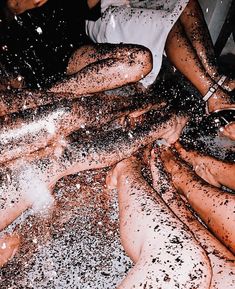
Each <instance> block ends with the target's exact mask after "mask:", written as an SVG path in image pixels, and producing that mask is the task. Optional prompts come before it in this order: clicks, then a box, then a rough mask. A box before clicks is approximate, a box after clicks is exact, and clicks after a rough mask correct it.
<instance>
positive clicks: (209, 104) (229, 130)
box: [165, 22, 235, 140]
mask: <svg viewBox="0 0 235 289" xmlns="http://www.w3.org/2000/svg"><path fill="white" fill-rule="evenodd" d="M165 47H166V53H167V56H168V58H169V59H170V61H171V62H172V63H173V65H174V66H175V67H176V68H177V69H179V71H181V73H182V74H184V75H185V76H186V77H187V78H188V79H189V80H190V82H191V83H192V84H193V85H194V86H195V87H196V88H197V89H198V91H199V92H200V94H201V95H202V97H203V100H204V101H205V102H206V112H207V114H210V113H214V112H217V117H218V119H220V118H221V119H222V120H223V121H224V119H225V120H226V125H225V126H224V127H221V129H222V130H221V134H223V135H224V136H227V137H228V138H230V139H232V140H234V139H235V121H234V119H235V117H234V115H235V104H234V103H233V102H232V99H231V97H230V96H229V95H228V94H227V92H225V91H224V90H222V89H221V88H220V87H219V86H218V85H217V84H216V82H215V81H214V80H213V79H212V78H211V77H210V75H209V74H208V73H207V72H206V70H205V68H204V66H203V65H202V63H201V62H200V59H199V57H198V56H197V54H196V53H195V50H194V48H193V46H192V45H191V43H190V41H189V40H188V39H187V37H185V32H184V30H183V27H182V26H181V24H180V22H176V24H175V25H174V26H173V28H172V30H171V31H170V33H169V35H168V38H167V41H166V46H165ZM228 110H231V117H229V118H228V117H227V116H226V115H224V116H223V115H222V116H220V114H222V113H224V114H225V113H226V111H228ZM219 111H221V112H219ZM230 118H231V119H230Z"/></svg>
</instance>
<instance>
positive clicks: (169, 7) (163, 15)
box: [86, 0, 188, 86]
mask: <svg viewBox="0 0 235 289" xmlns="http://www.w3.org/2000/svg"><path fill="white" fill-rule="evenodd" d="M127 2H128V3H127ZM187 3H188V0H143V1H140V0H117V1H115V0H102V1H101V4H102V9H105V8H106V7H107V6H108V5H111V6H109V7H108V8H107V9H106V10H105V11H104V13H103V16H102V17H101V18H100V19H98V20H97V21H96V22H93V21H87V23H86V31H87V34H88V35H89V37H90V38H91V39H92V40H93V41H94V42H99V43H106V42H108V43H134V44H140V45H144V46H146V47H148V48H149V49H150V50H151V52H152V54H153V70H152V71H151V73H150V74H149V75H147V77H145V78H144V79H143V80H142V81H141V82H142V83H143V85H144V86H148V85H150V84H151V83H153V81H154V80H155V79H156V76H157V75H158V73H159V70H160V68H161V64H162V55H163V52H164V47H165V42H166V38H167V35H168V33H169V32H170V30H171V28H172V26H173V25H174V23H175V22H176V20H177V19H178V17H179V16H180V14H181V13H182V11H183V10H184V8H185V6H186V5H187Z"/></svg>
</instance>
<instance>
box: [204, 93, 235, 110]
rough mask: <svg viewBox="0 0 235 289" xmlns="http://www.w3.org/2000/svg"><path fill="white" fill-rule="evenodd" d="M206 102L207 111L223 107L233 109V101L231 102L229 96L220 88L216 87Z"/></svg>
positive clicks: (234, 104) (234, 105)
mask: <svg viewBox="0 0 235 289" xmlns="http://www.w3.org/2000/svg"><path fill="white" fill-rule="evenodd" d="M207 103H208V112H209V113H213V112H215V111H219V110H223V109H235V103H232V102H231V97H230V96H229V95H228V94H227V93H226V92H224V91H223V90H222V89H221V88H217V90H216V92H215V93H213V95H212V96H211V97H210V98H209V99H208V101H207Z"/></svg>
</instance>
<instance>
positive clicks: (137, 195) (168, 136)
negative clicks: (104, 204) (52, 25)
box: [0, 94, 235, 289]
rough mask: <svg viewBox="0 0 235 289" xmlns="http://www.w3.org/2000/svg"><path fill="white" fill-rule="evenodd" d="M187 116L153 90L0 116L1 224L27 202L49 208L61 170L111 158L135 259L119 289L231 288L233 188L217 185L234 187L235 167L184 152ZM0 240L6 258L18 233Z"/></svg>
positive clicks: (124, 236) (111, 179) (234, 271)
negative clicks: (146, 172) (147, 173)
mask: <svg viewBox="0 0 235 289" xmlns="http://www.w3.org/2000/svg"><path fill="white" fill-rule="evenodd" d="M16 97H17V96H16ZM19 97H20V98H21V99H22V95H21V96H19ZM25 97H27V95H26V96H25ZM54 97H55V96H54ZM188 119H189V116H187V114H186V113H185V114H182V112H181V113H179V112H178V111H175V110H174V108H172V107H170V106H169V105H166V104H165V103H164V102H161V101H160V100H159V99H157V98H156V96H154V97H152V96H151V95H149V96H142V95H135V96H132V97H130V96H117V95H115V94H97V95H93V96H86V97H81V98H77V99H70V98H68V99H66V100H65V99H61V100H59V101H56V102H53V103H49V104H48V103H47V104H45V105H42V106H39V107H37V108H36V110H35V109H30V108H29V109H27V110H22V111H19V112H15V113H13V114H9V115H3V116H2V117H1V131H0V134H1V143H0V147H1V152H2V153H1V159H0V161H1V163H2V165H1V170H0V174H1V188H0V190H1V211H0V220H1V221H0V229H1V230H3V229H4V228H5V227H7V226H8V225H9V224H10V223H12V222H13V221H14V220H15V219H16V218H17V217H18V216H19V215H20V214H21V213H22V212H24V211H25V210H27V209H28V208H33V209H34V210H35V211H36V210H43V209H45V207H47V206H53V197H52V189H53V186H54V185H55V183H56V181H57V180H58V179H60V178H61V177H63V176H65V175H68V174H74V173H77V172H79V171H84V170H90V169H98V168H103V167H108V166H113V165H115V167H114V168H113V169H112V170H111V171H110V172H109V173H108V175H107V181H106V182H107V185H108V186H109V187H110V188H115V189H117V192H118V199H119V215H120V234H121V240H122V244H123V247H124V249H125V251H126V253H127V254H128V256H130V258H131V259H132V260H133V262H134V264H135V265H134V266H133V268H132V269H131V270H130V272H129V273H128V275H127V277H126V278H125V279H124V280H123V281H122V282H121V284H120V285H119V287H118V288H218V289H219V288H221V289H223V288H234V286H235V257H234V253H235V233H234V230H233V228H234V223H235V215H234V212H235V195H233V194H230V193H228V192H225V191H223V190H222V189H221V188H220V187H221V186H226V187H228V188H231V189H232V190H234V189H235V181H234V172H235V165H234V164H229V163H225V162H222V161H218V160H216V159H214V158H212V157H208V156H203V155H200V154H199V153H197V152H193V151H189V152H187V151H186V150H184V148H183V147H182V146H181V145H180V144H179V142H176V140H177V139H178V138H179V135H180V133H181V130H182V128H183V127H184V126H185V124H186V122H187V121H188ZM159 139H165V140H166V141H167V143H168V144H171V148H170V147H165V146H162V145H161V146H159V147H158V145H157V144H156V142H155V141H156V140H159ZM153 144H154V145H153ZM144 147H145V149H143V148H144ZM140 155H141V156H142V157H140ZM118 162H119V163H118ZM116 163H118V164H117V165H116ZM143 164H144V166H145V167H146V168H149V170H150V171H151V175H152V183H151V185H149V183H147V182H146V180H145V179H144V178H143V176H142V173H141V166H142V165H143ZM35 186H38V187H39V188H40V190H38V191H36V190H35ZM42 196H43V197H42ZM189 207H190V209H189ZM191 208H192V209H191ZM198 218H200V220H201V221H202V222H201V221H199V219H198ZM0 242H1V247H0V265H1V266H3V265H4V264H5V263H6V262H7V261H8V260H9V259H11V258H12V257H13V256H14V255H15V254H16V252H17V250H18V248H19V246H20V243H21V239H20V236H19V234H14V233H13V234H11V235H3V236H2V237H1V240H0Z"/></svg>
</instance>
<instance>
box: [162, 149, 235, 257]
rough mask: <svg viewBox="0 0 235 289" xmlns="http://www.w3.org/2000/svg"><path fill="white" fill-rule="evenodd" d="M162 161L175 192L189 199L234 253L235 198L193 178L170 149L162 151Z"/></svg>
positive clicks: (191, 173)
mask: <svg viewBox="0 0 235 289" xmlns="http://www.w3.org/2000/svg"><path fill="white" fill-rule="evenodd" d="M161 159H162V161H163V163H164V167H165V169H166V170H167V172H168V173H170V175H171V178H172V182H173V184H174V186H175V187H176V189H177V190H178V191H179V192H180V193H181V194H182V195H183V196H184V197H186V199H187V201H188V202H189V204H190V205H191V207H192V208H193V209H194V210H195V212H196V213H197V214H198V215H199V216H200V218H201V219H202V220H203V221H204V223H205V224H206V225H207V226H208V228H210V230H211V231H212V232H213V233H214V234H215V235H216V237H217V238H218V239H219V240H221V242H222V243H223V244H225V245H226V246H227V247H228V248H229V249H230V250H231V251H232V252H235V231H234V224H235V214H234V212H235V195H232V194H229V193H226V192H223V191H222V190H219V189H218V188H215V187H213V186H211V185H209V184H207V183H206V182H204V181H203V180H202V179H200V178H199V177H197V176H196V175H194V174H193V172H192V171H191V170H190V169H189V167H187V166H186V165H184V164H183V163H181V162H179V161H178V160H177V158H176V157H175V155H174V154H173V153H172V151H171V150H170V149H164V150H163V151H162V152H161Z"/></svg>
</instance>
